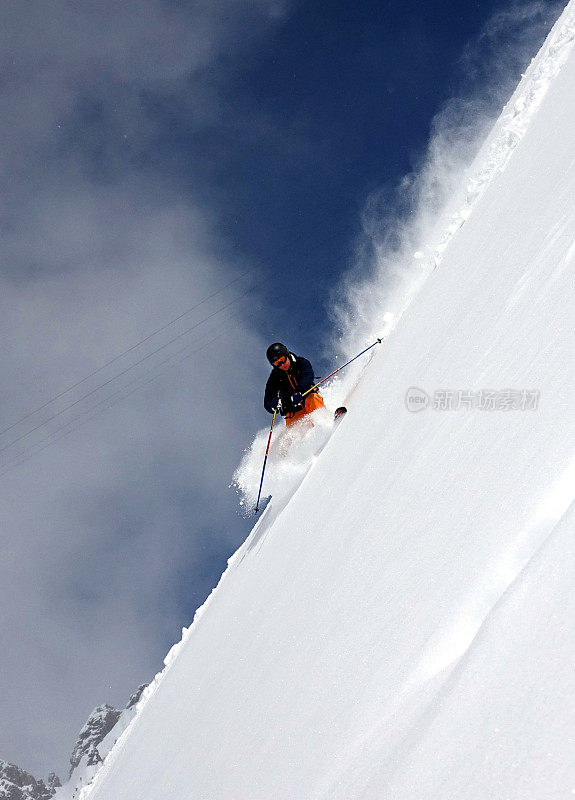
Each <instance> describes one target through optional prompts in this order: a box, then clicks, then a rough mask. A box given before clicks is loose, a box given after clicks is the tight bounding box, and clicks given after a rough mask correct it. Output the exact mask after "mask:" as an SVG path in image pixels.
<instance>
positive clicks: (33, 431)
mask: <svg viewBox="0 0 575 800" xmlns="http://www.w3.org/2000/svg"><path fill="white" fill-rule="evenodd" d="M252 291H253V288H252V289H246V291H245V292H243V293H242V294H240V295H238V296H237V297H235V298H234V299H233V300H230V302H229V303H226V305H224V306H222V307H221V308H219V309H218V310H217V311H214V312H212V313H211V314H208V316H207V317H204V319H202V320H200V321H199V322H197V323H196V324H195V325H192V326H191V327H190V328H187V329H186V330H185V331H182V332H181V333H179V334H178V335H177V336H174V338H173V339H170V340H169V341H167V342H165V343H164V344H163V345H161V346H160V347H158V348H156V349H155V350H153V351H152V352H151V353H148V354H147V355H145V356H144V357H143V358H141V359H139V360H138V361H135V362H134V363H133V364H130V366H129V367H126V369H124V370H122V371H121V372H119V373H118V374H117V375H114V376H113V377H112V378H109V379H108V380H107V381H104V383H102V384H100V385H99V386H96V387H95V388H94V389H91V390H90V391H89V392H86V394H83V395H82V396H81V397H79V398H78V399H77V400H74V402H73V403H69V404H68V405H67V406H64V408H62V409H60V411H57V412H56V413H55V414H52V416H50V417H47V418H46V419H45V420H44V421H43V422H41V423H40V424H39V425H36V426H35V427H34V428H31V429H30V430H28V431H27V432H26V433H23V434H22V435H21V436H18V437H16V439H13V440H12V441H11V442H9V443H8V444H6V445H4V447H1V448H0V453H3V452H5V451H6V450H8V449H10V448H11V447H13V446H14V445H15V444H17V443H18V442H21V441H22V440H23V439H26V438H28V436H31V435H32V434H33V433H35V432H36V431H37V430H40V428H43V427H44V426H45V425H47V424H48V423H49V422H52V420H54V419H57V418H58V417H60V416H62V414H64V413H65V412H66V411H68V410H69V409H71V408H74V406H77V405H78V403H81V402H82V401H83V400H85V399H86V398H88V397H91V396H92V395H94V394H96V392H98V391H100V389H103V388H104V387H105V386H108V385H109V384H110V383H113V381H115V380H117V379H118V378H121V377H122V376H123V375H125V374H126V373H127V372H129V371H130V370H132V369H134V367H137V366H138V365H139V364H142V363H143V362H144V361H147V360H148V358H151V357H152V356H154V355H156V353H159V352H160V351H161V350H164V349H165V348H166V347H169V345H171V344H173V343H174V342H176V341H178V339H181V338H182V337H183V336H186V335H187V334H188V333H190V331H193V330H195V329H196V328H198V327H199V326H200V325H203V324H204V323H205V322H207V320H209V319H211V318H212V317H215V316H216V315H217V314H221V312H222V311H225V309H226V308H229V307H230V306H232V305H233V304H234V303H236V302H237V301H238V300H240V299H241V298H243V297H245V296H246V295H248V294H249V293H250V292H252Z"/></svg>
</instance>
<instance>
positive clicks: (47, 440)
mask: <svg viewBox="0 0 575 800" xmlns="http://www.w3.org/2000/svg"><path fill="white" fill-rule="evenodd" d="M236 299H239V298H236ZM259 305H260V307H262V306H263V303H262V302H260V304H259ZM255 314H256V312H255V311H253V312H252V313H251V314H248V315H247V316H246V317H244V319H251V318H253V317H254V316H255ZM232 319H233V316H230V317H228V320H232ZM225 335H227V332H226V331H222V332H221V333H219V334H218V335H217V336H213V337H211V338H210V339H208V340H207V341H204V342H202V344H201V345H200V346H199V347H194V349H193V350H192V351H191V352H189V353H187V354H186V355H185V356H183V357H181V358H178V360H177V361H175V362H173V363H172V364H169V366H168V367H166V368H165V369H162V370H160V371H159V372H157V373H156V374H155V375H152V377H150V378H148V379H147V380H144V381H142V377H144V376H139V377H138V378H136V379H135V380H132V381H130V383H128V384H127V385H126V386H124V387H123V388H122V389H119V390H118V391H116V392H114V393H113V394H111V395H109V396H108V397H105V398H103V399H102V400H99V401H98V402H97V403H96V404H95V405H94V406H92V408H91V409H89V410H88V411H86V412H83V413H82V414H80V416H78V417H76V418H75V419H74V420H72V421H71V422H67V423H65V424H64V425H62V426H61V427H60V428H58V429H57V430H55V431H52V432H51V433H49V434H48V436H46V437H44V439H41V440H40V441H39V442H36V444H35V445H33V446H32V447H30V448H29V449H28V450H24V451H22V452H21V453H19V454H18V456H17V457H16V458H17V459H18V460H16V461H14V462H12V463H11V464H8V465H6V466H5V469H3V470H1V471H0V477H2V476H3V475H6V474H7V473H9V472H11V471H12V470H13V469H16V468H17V467H18V466H20V465H21V464H24V463H26V462H27V461H29V460H30V459H31V458H33V457H34V456H35V455H37V454H38V453H41V452H42V451H43V450H46V449H47V448H48V447H51V446H52V445H53V444H56V443H57V442H59V441H60V440H61V439H64V438H66V436H68V435H69V434H71V433H74V432H75V431H77V430H80V428H82V427H84V425H87V424H88V423H89V422H91V421H92V420H93V419H95V418H96V417H98V416H100V415H101V414H103V413H104V412H105V411H107V410H109V409H110V408H112V407H113V406H114V405H116V404H117V403H120V402H121V401H122V400H124V399H125V398H126V397H129V396H130V395H132V394H133V393H134V392H136V391H138V390H139V389H143V388H144V387H145V386H147V385H148V384H150V383H153V382H154V381H156V380H158V379H159V378H161V377H162V375H164V374H165V373H166V372H168V371H169V370H170V369H172V368H173V367H175V366H177V365H178V364H181V363H183V362H184V361H186V360H187V359H188V358H191V357H192V356H193V355H195V354H196V353H197V352H199V351H200V350H204V349H206V348H207V347H209V346H210V345H212V344H213V343H214V342H216V341H218V340H219V339H221V338H222V337H223V336H225ZM190 346H191V345H186V346H185V347H183V348H181V349H180V350H178V351H177V352H176V353H174V354H172V355H170V356H168V358H166V359H164V361H162V362H160V363H159V364H156V366H155V367H154V368H153V369H154V370H157V368H158V367H161V366H163V365H164V364H168V363H169V362H170V361H172V360H173V358H174V357H175V356H177V355H179V354H181V353H185V352H186V351H187V350H189V349H190ZM134 384H137V385H134ZM128 387H133V388H131V389H130V390H129V391H127V392H126V391H125V390H126V389H128ZM116 398H117V400H116ZM114 401H115V402H114ZM99 406H105V407H104V408H99ZM96 409H98V410H96ZM91 412H95V413H91ZM86 414H90V416H89V417H88V418H85V417H86ZM83 417H84V418H83ZM75 422H79V424H78V425H74V423H75ZM70 425H72V427H71V428H70ZM58 434H61V435H60V436H58ZM40 445H43V446H40ZM23 456H25V457H24V458H23Z"/></svg>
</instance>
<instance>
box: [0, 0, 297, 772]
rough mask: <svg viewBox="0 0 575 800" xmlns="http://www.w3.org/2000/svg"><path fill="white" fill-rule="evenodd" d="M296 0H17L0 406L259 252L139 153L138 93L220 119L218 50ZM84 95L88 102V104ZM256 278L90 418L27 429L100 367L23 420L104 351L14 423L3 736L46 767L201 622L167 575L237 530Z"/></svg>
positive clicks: (202, 118) (144, 136)
mask: <svg viewBox="0 0 575 800" xmlns="http://www.w3.org/2000/svg"><path fill="white" fill-rule="evenodd" d="M285 9H286V5H285V3H281V2H263V0H261V2H255V3H250V4H247V5H246V4H245V3H243V2H240V0H225V2H219V3H207V2H205V3H203V2H202V3H195V4H193V5H191V6H190V7H188V8H183V7H176V6H175V5H173V4H169V3H165V4H164V3H160V2H153V0H138V2H125V3H120V4H118V3H112V2H96V3H89V4H78V3H74V2H72V1H71V0H57V1H56V2H54V3H49V4H47V3H44V2H41V1H40V0H31V2H26V3H8V4H7V5H5V6H3V9H2V11H1V12H0V23H1V24H0V53H1V55H0V70H1V72H2V76H3V78H2V84H1V85H0V113H1V114H2V117H3V119H4V120H5V121H6V120H9V124H7V125H6V124H5V125H4V128H3V131H2V133H1V134H0V153H1V155H0V171H1V173H2V177H3V186H4V190H3V197H2V203H1V205H0V226H1V228H2V237H1V243H0V272H1V274H2V283H3V291H2V295H1V297H0V312H1V313H0V325H1V332H2V341H3V348H2V351H1V352H0V375H1V376H2V383H1V386H2V389H1V390H0V428H1V429H4V428H5V427H7V426H9V425H11V424H12V423H13V422H14V421H15V420H17V419H19V418H20V417H21V416H22V415H24V414H26V413H27V412H29V411H30V410H33V409H35V408H37V407H38V406H40V405H42V404H43V403H44V402H45V401H46V400H47V399H49V398H50V397H53V396H55V395H56V394H58V393H59V392H60V391H61V390H62V389H63V388H65V387H67V386H69V385H71V384H72V383H74V382H76V381H77V380H79V379H81V378H82V377H83V376H85V375H88V374H89V373H91V372H92V371H94V370H96V369H98V368H99V367H100V366H101V365H102V364H104V363H106V362H107V361H109V360H110V359H112V358H114V357H115V356H116V355H117V354H118V353H120V352H123V351H124V350H126V349H127V348H128V347H131V346H132V345H133V344H134V343H135V342H138V341H139V340H141V339H142V338H144V337H145V336H147V335H148V334H149V333H150V332H151V331H153V330H156V329H157V328H159V327H160V326H162V325H163V324H164V323H165V322H166V321H167V320H169V319H171V318H173V317H174V316H176V315H177V314H179V313H181V312H183V311H184V310H185V309H186V308H189V307H191V306H193V305H194V304H195V303H196V302H198V301H200V300H202V299H203V298H204V297H206V296H207V295H210V294H212V293H213V292H215V291H217V289H218V288H219V287H221V286H224V285H225V284H226V283H227V282H228V281H230V280H231V279H232V278H233V277H234V276H235V275H237V274H239V273H240V272H242V271H243V270H245V269H246V268H247V266H249V265H247V266H246V265H245V264H240V263H234V261H233V259H231V258H230V257H229V256H228V257H227V258H224V257H223V256H222V255H221V254H222V253H224V252H225V246H224V243H222V242H217V241H216V240H215V239H214V236H215V234H214V218H213V217H212V212H211V210H210V209H209V208H204V207H201V206H200V205H199V204H198V202H197V200H196V199H195V198H194V193H193V187H192V189H191V190H190V192H189V194H188V195H187V196H183V195H182V193H181V191H180V190H179V189H178V188H177V186H176V184H175V181H172V178H171V176H170V175H169V174H165V173H164V174H161V173H159V172H157V171H155V170H154V169H153V168H152V167H150V166H147V167H144V166H143V163H148V162H147V161H146V160H145V159H142V158H141V156H142V155H146V154H147V153H149V148H150V147H151V144H152V142H153V140H154V136H156V135H157V133H158V131H159V130H161V128H162V125H163V124H164V121H163V119H162V117H161V116H158V115H157V114H156V113H155V112H154V111H153V110H151V109H150V107H149V105H147V104H146V102H145V97H146V96H149V95H150V94H153V95H154V97H155V98H163V99H164V100H166V101H169V102H170V103H174V104H176V105H178V106H179V107H180V108H183V107H185V108H187V109H188V112H189V115H190V119H191V120H192V121H193V124H194V125H197V126H199V125H204V124H207V122H208V121H209V122H210V124H215V123H217V120H218V115H219V114H220V113H221V108H220V100H219V96H218V90H219V85H220V83H221V82H222V81H223V80H225V74H224V67H223V66H222V65H221V63H220V59H221V58H222V57H223V55H224V54H225V56H226V59H229V58H230V57H232V56H234V55H235V56H237V55H238V54H241V53H242V52H243V51H245V50H247V49H249V48H250V47H251V46H253V44H254V42H255V41H256V40H257V37H260V36H264V35H265V34H266V32H267V31H268V30H270V26H274V25H277V24H278V21H280V20H281V19H282V18H283V15H284V14H285ZM84 102H88V103H90V102H91V103H93V104H94V108H95V109H96V110H97V113H98V114H100V119H99V120H98V123H97V124H95V125H92V126H87V125H84V126H83V127H82V124H83V123H82V114H79V113H78V108H79V104H80V105H81V104H82V103H84ZM74 126H76V127H74ZM94 131H95V133H94ZM83 134H84V135H85V137H86V139H83V138H82V135H83ZM93 135H96V139H97V141H95V142H92V141H90V140H89V137H90V136H93ZM95 154H96V155H97V158H96V157H95ZM216 253H217V254H218V255H216ZM246 285H248V284H247V282H239V283H238V284H236V285H234V286H231V287H229V288H228V289H226V290H225V291H224V292H222V293H221V295H218V296H217V297H214V298H213V299H212V300H210V301H209V302H207V303H206V304H205V305H203V306H202V307H201V308H200V309H198V310H197V311H196V312H194V313H192V314H190V315H188V316H186V317H184V318H183V319H182V320H180V321H179V322H178V323H177V324H176V325H174V326H173V327H172V328H170V329H169V330H166V331H164V332H163V333H162V334H160V335H159V336H158V337H155V338H154V339H152V340H150V342H148V343H146V344H145V345H144V346H143V347H142V348H141V349H137V350H135V351H133V354H131V355H130V356H128V357H126V359H122V360H120V361H119V362H117V364H115V365H114V368H113V369H116V367H118V368H119V367H125V366H128V365H129V364H130V363H131V361H130V359H132V361H134V360H137V359H138V358H141V357H142V356H143V355H145V354H146V353H149V352H151V350H153V349H155V348H156V347H159V346H160V345H162V344H163V343H165V342H167V341H168V339H170V338H173V337H174V336H177V335H178V334H179V333H181V332H183V331H184V330H186V328H188V327H191V326H192V325H193V324H194V323H196V322H198V321H199V320H201V319H202V318H203V316H207V315H208V314H210V313H214V312H215V311H217V309H218V308H219V307H221V306H222V305H224V304H225V303H227V302H229V301H231V300H232V299H233V298H234V297H235V296H237V295H239V294H240V293H241V292H242V291H243V288H244V287H245V286H246ZM256 300H257V292H256V293H254V294H253V295H251V296H250V300H249V302H248V303H246V302H244V303H243V304H242V303H241V302H238V303H237V304H236V305H235V306H232V307H230V309H228V310H226V311H223V312H222V313H221V314H220V315H217V316H215V317H214V318H213V319H212V320H211V321H210V322H209V323H206V325H205V326H201V327H199V328H198V329H197V330H196V331H194V332H192V333H190V334H189V335H186V336H182V338H181V340H180V341H178V342H177V343H174V345H173V346H170V347H169V348H166V349H165V350H164V351H162V352H161V353H158V354H157V355H156V356H154V357H153V358H150V359H149V360H147V361H146V362H144V363H143V364H141V365H140V366H139V367H137V368H136V369H134V370H132V371H130V372H129V373H128V374H126V376H125V377H124V378H122V379H121V381H120V382H119V383H120V386H122V385H125V386H127V385H128V383H129V382H130V381H133V380H135V379H137V378H138V377H141V379H142V380H147V378H148V377H150V376H151V375H153V374H154V373H153V368H154V365H160V364H161V362H162V361H164V360H165V359H166V357H167V356H168V355H170V354H171V353H174V352H175V350H179V349H181V348H183V347H185V346H186V345H187V346H189V347H190V348H191V349H192V350H193V349H194V348H199V347H201V346H204V345H206V343H208V345H209V342H210V341H211V340H214V343H213V344H212V345H211V346H207V347H205V349H202V350H200V351H199V352H197V353H195V354H194V355H193V356H192V357H191V358H190V359H189V360H187V361H184V362H182V363H181V364H180V365H179V366H176V367H175V368H173V369H172V370H170V371H167V372H166V373H165V374H164V375H163V377H162V379H161V380H158V381H156V382H155V383H152V384H150V386H149V387H147V388H146V389H142V390H141V391H137V392H134V393H133V394H131V395H130V396H129V397H128V398H126V399H125V400H124V401H122V402H118V403H117V404H115V405H113V406H112V408H111V409H109V410H106V411H105V413H103V414H100V415H99V416H96V417H95V418H94V419H93V420H92V421H91V422H87V421H86V424H84V425H83V427H81V428H80V429H79V430H78V432H77V433H73V434H72V435H70V436H68V437H66V438H63V439H62V440H61V441H59V442H57V443H55V444H52V445H50V446H49V447H47V448H46V449H43V450H40V449H39V452H37V453H36V454H35V455H32V453H31V452H30V450H31V449H33V448H34V446H35V444H36V443H38V444H39V445H40V446H43V442H44V438H45V437H46V436H48V435H49V433H50V431H53V430H56V429H59V428H60V427H63V426H66V425H67V424H69V422H71V421H72V420H73V419H74V418H77V417H78V418H79V419H78V422H82V420H83V419H84V417H82V416H81V415H82V414H84V413H85V414H86V417H87V416H89V412H90V409H95V408H96V405H97V403H98V402H99V401H100V399H101V398H102V397H104V396H105V391H104V390H103V393H102V394H100V393H95V394H94V395H92V396H91V397H90V398H87V399H86V400H85V401H82V402H80V403H78V404H77V406H76V407H75V408H74V409H70V410H69V411H67V412H65V413H62V414H61V415H60V416H58V418H57V419H54V420H52V422H51V423H49V424H47V425H46V426H45V427H43V428H42V429H41V430H38V431H36V432H34V433H33V434H31V435H30V436H26V435H25V434H26V433H27V431H29V430H30V429H31V428H32V427H35V426H36V425H38V424H40V423H41V422H42V421H44V420H46V419H47V418H48V417H50V416H52V415H54V414H57V413H58V412H59V411H60V410H62V409H63V408H64V407H65V406H66V405H67V404H69V403H70V402H73V401H74V400H75V399H77V398H79V397H80V396H81V395H82V394H83V393H86V392H88V391H90V390H91V389H92V388H94V387H95V386H97V385H99V383H102V382H103V381H104V380H106V379H108V378H110V377H112V375H113V374H114V371H113V369H112V368H110V369H108V370H104V371H102V372H101V373H99V374H98V376H95V377H94V378H93V379H91V380H90V381H87V382H86V383H85V384H83V385H82V386H80V387H77V389H75V390H74V391H73V392H71V393H69V394H67V395H65V396H64V397H62V398H60V399H59V400H58V401H57V402H55V403H54V404H51V405H50V406H48V407H47V408H45V409H43V410H42V411H41V412H40V413H39V414H37V415H34V416H33V417H30V418H29V419H28V420H26V421H25V422H23V423H22V424H21V425H17V426H15V427H14V428H12V429H11V430H10V431H7V432H6V433H5V434H3V435H2V436H0V451H2V452H0V473H5V474H2V475H0V513H1V516H2V520H3V526H2V544H3V558H2V560H1V561H0V607H1V608H2V609H3V612H2V616H1V618H0V643H1V647H0V650H1V651H2V675H3V689H2V692H1V693H0V717H1V718H2V722H3V724H2V726H1V729H0V756H1V757H2V758H6V759H9V760H13V761H15V762H16V763H19V764H20V765H21V766H22V767H24V768H26V769H30V770H32V771H35V772H37V773H38V774H39V773H41V772H46V771H47V770H48V769H54V768H57V769H59V770H62V769H63V759H65V758H67V755H68V751H69V749H70V748H71V746H72V745H73V740H74V737H75V735H76V733H77V731H78V729H79V727H80V726H81V724H82V723H83V721H84V718H85V716H86V715H87V713H88V712H89V711H90V710H91V708H92V706H94V705H96V704H98V703H101V702H106V701H108V702H113V703H120V702H122V701H124V700H127V698H128V696H129V694H130V692H131V691H132V690H133V689H134V688H135V687H136V685H137V684H138V682H140V681H142V680H146V679H149V678H151V677H152V674H153V671H154V670H155V669H158V668H159V667H160V659H161V656H162V655H163V649H165V646H166V640H170V639H173V638H177V631H176V630H175V627H177V624H178V623H187V622H189V619H190V618H191V615H192V612H193V608H191V607H190V608H189V609H188V610H187V611H188V613H187V616H186V617H185V618H183V619H182V617H181V614H182V611H181V608H178V599H177V597H176V596H175V591H174V584H175V583H176V582H177V581H180V580H181V573H182V572H183V571H185V572H186V573H187V574H188V575H189V580H190V582H193V581H194V579H195V580H197V581H198V582H199V583H200V584H201V581H202V580H203V577H202V575H195V574H194V569H195V568H196V567H194V565H199V566H200V567H202V564H203V562H204V560H206V559H209V558H210V557H213V554H214V553H218V552H219V553H221V552H222V551H224V550H225V549H226V548H232V547H233V546H234V545H235V544H237V537H238V536H239V535H240V533H241V527H240V525H239V524H238V523H236V521H235V517H234V509H233V504H234V498H233V496H232V493H231V492H228V490H227V486H228V483H229V481H230V478H231V472H232V470H233V467H234V466H235V464H236V462H237V459H238V453H239V452H240V450H241V447H242V446H243V445H244V444H245V441H246V436H247V433H246V432H247V431H249V430H251V429H253V425H254V424H255V414H256V411H258V410H259V405H260V388H261V387H260V384H261V380H262V377H263V373H265V363H262V364H261V365H260V364H259V362H258V361H257V360H256V359H254V358H253V355H254V353H255V354H257V353H261V352H263V348H264V345H263V343H262V342H261V341H260V340H259V338H258V336H257V333H256V332H255V325H254V323H253V321H250V319H249V317H248V314H249V313H253V311H254V309H255V310H256V313H257V304H256ZM222 334H223V335H222ZM218 337H219V338H218ZM182 355H185V353H184V354H182ZM180 357H181V356H180ZM254 361H255V363H254ZM262 362H263V359H262ZM165 366H166V365H165ZM165 366H164V367H162V368H165ZM258 367H259V368H260V370H258ZM262 370H263V372H262ZM116 389H117V387H116V385H115V384H111V385H110V387H109V388H108V389H107V390H106V391H108V392H109V393H110V394H112V393H113V392H115V391H116ZM104 408H105V406H104ZM246 408H247V409H250V408H251V409H253V412H252V411H249V412H248V413H246V412H245V409H246ZM64 430H66V428H65V427H64ZM20 437H23V438H21V439H20V441H18V442H16V443H15V444H14V445H12V446H10V443H11V442H14V441H15V440H16V439H18V438H20ZM4 448H5V449H4ZM21 458H23V459H25V460H24V463H22V464H21V465H20V466H18V467H16V468H12V465H13V464H15V463H16V462H18V461H19V460H20V459H21ZM6 467H8V468H9V470H8V471H7V472H5V470H6ZM214 538H215V539H217V541H213V539H214ZM192 595H193V591H192V589H191V590H190V596H192ZM198 599H201V598H198Z"/></svg>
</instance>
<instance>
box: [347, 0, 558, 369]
mask: <svg viewBox="0 0 575 800" xmlns="http://www.w3.org/2000/svg"><path fill="white" fill-rule="evenodd" d="M563 5H564V4H563V3H561V2H549V3H543V2H528V3H513V4H511V5H510V6H509V7H507V8H505V9H503V10H499V11H498V12H497V13H495V14H494V15H493V16H492V17H491V18H490V19H489V20H488V22H487V23H486V24H485V26H484V27H483V29H482V31H481V33H480V35H479V36H478V37H477V39H475V40H474V41H473V42H471V43H469V44H468V46H467V47H466V49H465V51H464V53H463V54H462V57H461V59H460V65H459V67H460V71H461V78H460V89H459V91H458V92H457V94H456V96H454V97H453V98H451V99H450V100H449V101H448V102H446V103H445V105H444V106H443V107H442V108H441V109H440V111H439V112H438V113H437V114H436V116H435V117H434V119H433V121H432V125H431V132H430V139H429V144H428V147H427V150H426V152H425V153H423V154H422V155H420V157H419V158H416V159H415V160H414V166H413V169H412V171H411V172H409V173H408V174H406V175H405V176H404V177H403V178H402V180H401V181H400V182H399V184H398V185H396V186H383V187H381V188H380V189H378V190H377V191H375V192H373V193H372V194H371V195H370V196H369V197H368V199H367V201H366V204H365V207H364V211H363V215H362V220H361V222H362V231H361V234H360V235H359V236H358V241H357V245H356V259H355V266H354V268H353V269H352V270H351V271H350V273H349V274H348V275H347V276H346V278H345V279H344V281H343V282H342V283H341V285H340V286H339V287H337V289H336V290H335V293H334V298H333V308H332V314H333V317H334V320H335V323H336V327H337V330H338V343H339V349H340V351H341V353H342V355H343V358H349V357H350V356H351V355H352V354H353V353H354V352H356V351H357V350H359V349H361V347H362V345H364V343H365V344H367V343H369V342H370V341H372V340H373V339H375V338H376V337H377V336H381V335H382V334H383V335H386V334H388V333H389V331H390V330H391V328H392V327H393V325H394V324H395V322H396V321H397V320H398V319H399V317H400V316H401V314H402V313H403V311H404V310H405V309H406V307H407V306H408V305H409V303H410V302H411V300H412V298H413V297H414V296H415V294H416V293H417V292H418V290H419V288H420V287H421V285H422V283H423V282H424V281H425V280H426V278H427V277H428V275H429V274H430V273H431V272H432V271H433V270H434V269H435V268H436V267H437V266H438V265H439V263H440V262H441V259H442V254H443V251H444V250H445V247H446V246H447V243H448V242H449V240H450V238H451V236H452V235H453V233H455V231H456V230H457V229H458V228H459V227H460V226H461V225H462V224H463V223H464V222H465V220H466V219H467V218H468V217H469V215H470V214H471V205H472V202H473V200H474V199H475V198H476V197H477V195H478V192H477V188H478V187H477V185H475V186H474V185H472V184H471V180H472V178H473V173H474V172H475V171H477V170H478V169H479V170H480V165H481V159H482V153H479V156H478V152H479V151H480V148H481V145H482V143H483V142H484V140H485V137H486V135H487V134H488V131H489V129H490V128H491V127H492V126H493V124H494V122H495V120H496V119H497V117H498V115H499V113H500V112H501V108H502V106H503V104H504V103H505V101H506V100H507V99H508V98H509V96H510V95H511V93H512V91H513V88H514V86H515V85H516V84H517V82H518V81H519V79H520V77H521V71H522V69H524V68H525V67H526V65H527V64H528V62H529V59H530V57H531V56H532V55H533V53H534V52H536V51H537V48H538V47H539V46H540V45H541V42H542V41H543V39H544V38H545V36H546V35H547V33H548V32H549V30H550V28H551V26H552V24H553V22H554V21H555V20H556V18H557V16H558V15H559V13H560V11H561V9H562V7H563ZM474 159H475V162H474ZM486 178H487V176H486V175H485V174H483V177H482V178H480V180H485V179H486ZM470 188H471V191H469V189H470ZM483 188H484V186H483ZM332 346H333V345H332ZM350 380H353V378H351V377H350Z"/></svg>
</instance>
